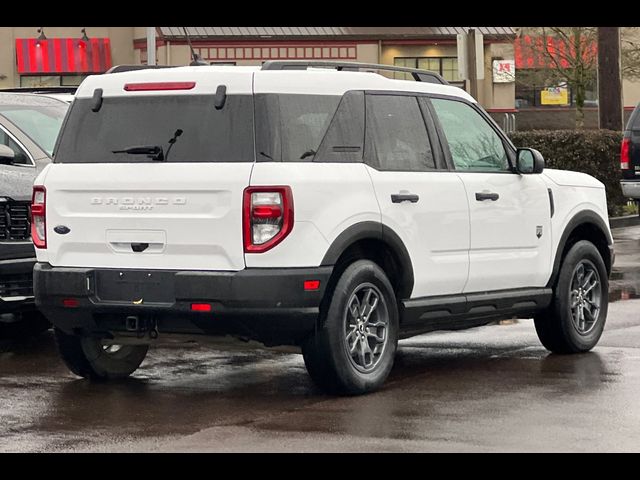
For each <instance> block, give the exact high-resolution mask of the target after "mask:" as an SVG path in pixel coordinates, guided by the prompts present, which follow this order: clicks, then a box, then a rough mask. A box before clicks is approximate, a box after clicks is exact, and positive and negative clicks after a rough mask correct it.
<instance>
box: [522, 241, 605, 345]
mask: <svg viewBox="0 0 640 480" xmlns="http://www.w3.org/2000/svg"><path fill="white" fill-rule="evenodd" d="M608 292H609V280H608V276H607V269H606V267H605V264H604V261H603V260H602V256H601V255H600V252H599V251H598V249H597V248H596V247H595V245H593V244H592V243H591V242H589V241H586V240H581V241H579V242H576V244H575V245H573V246H572V247H571V249H570V250H569V252H567V255H566V256H565V258H564V260H563V262H562V265H561V267H560V273H559V275H558V281H557V284H556V287H555V289H554V298H553V301H552V303H551V305H550V306H549V308H547V310H546V311H544V312H542V313H540V314H538V315H537V316H536V317H535V319H534V320H535V326H536V332H537V333H538V338H540V341H541V342H542V344H543V345H544V346H545V347H546V348H547V349H548V350H551V351H552V352H555V353H579V352H587V351H589V350H591V349H592V348H593V347H595V346H596V344H597V343H598V340H600V336H601V335H602V331H603V329H604V324H605V321H606V318H607V309H608V306H609V298H608Z"/></svg>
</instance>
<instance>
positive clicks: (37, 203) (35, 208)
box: [31, 185, 47, 248]
mask: <svg viewBox="0 0 640 480" xmlns="http://www.w3.org/2000/svg"><path fill="white" fill-rule="evenodd" d="M46 206H47V191H46V190H45V188H44V187H43V186H42V185H34V187H33V196H32V197H31V239H32V240H33V244H34V245H35V246H36V248H47V219H46V210H47V208H46Z"/></svg>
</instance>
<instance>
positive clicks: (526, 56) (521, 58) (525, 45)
mask: <svg viewBox="0 0 640 480" xmlns="http://www.w3.org/2000/svg"><path fill="white" fill-rule="evenodd" d="M581 42H582V45H581V47H582V51H583V58H584V59H585V60H594V61H595V58H596V56H597V55H598V44H597V43H596V42H595V41H591V42H588V41H587V40H586V39H582V40H581ZM513 47H514V54H515V60H516V70H517V69H522V68H557V65H556V62H557V63H558V65H560V67H562V68H567V67H569V66H570V65H569V60H568V59H571V58H575V55H576V52H575V48H574V46H573V45H569V46H567V44H566V42H565V41H564V40H561V39H558V38H554V37H547V38H546V39H545V38H544V37H532V36H530V35H523V36H522V37H520V38H516V39H515V41H514V43H513ZM545 49H546V52H545ZM550 57H553V59H555V60H556V62H554V60H553V59H552V58H550Z"/></svg>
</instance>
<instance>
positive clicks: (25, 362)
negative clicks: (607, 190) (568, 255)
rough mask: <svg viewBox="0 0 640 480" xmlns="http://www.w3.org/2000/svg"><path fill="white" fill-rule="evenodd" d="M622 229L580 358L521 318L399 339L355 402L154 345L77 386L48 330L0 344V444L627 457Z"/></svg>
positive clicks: (262, 357) (251, 362)
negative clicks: (594, 338) (544, 341)
mask: <svg viewBox="0 0 640 480" xmlns="http://www.w3.org/2000/svg"><path fill="white" fill-rule="evenodd" d="M636 234H637V236H638V237H639V238H640V228H639V229H638V230H637V232H636ZM624 235H626V240H625V241H621V246H620V247H616V248H617V249H618V248H619V249H620V252H622V253H618V260H617V261H616V267H615V270H614V274H613V276H612V278H611V282H610V287H611V289H610V296H611V299H612V301H613V302H614V303H611V305H610V306H609V315H608V319H607V325H606V328H605V331H604V334H603V337H602V339H601V341H600V343H599V345H598V347H596V349H594V351H593V352H590V353H586V354H581V355H571V356H562V355H553V354H549V352H547V351H546V350H545V349H544V348H543V347H542V346H541V345H540V343H539V341H538V339H537V336H536V333H535V329H534V326H533V323H532V322H531V321H527V320H525V321H509V322H500V323H499V324H496V325H491V326H486V327H481V328H477V329H471V330H465V331H459V332H436V333H433V334H429V335H422V336H418V337H414V338H411V339H407V340H403V341H402V342H401V343H400V347H399V351H398V355H397V359H396V362H395V366H394V369H393V371H392V373H391V376H390V378H389V380H388V381H387V383H386V384H385V386H384V388H383V389H382V390H381V391H379V392H376V393H374V394H371V395H367V396H362V397H351V398H336V397H331V396H327V395H324V394H323V393H322V392H320V391H319V390H318V389H317V388H316V387H315V386H314V385H313V384H312V383H311V381H310V379H309V377H308V376H307V374H306V371H305V368H304V363H303V361H302V358H301V356H300V355H296V354H291V353H284V352H281V351H275V350H265V349H252V348H244V349H236V348H230V347H212V346H209V345H200V344H195V343H184V342H183V343H178V344H175V345H159V346H155V347H153V348H152V349H151V350H150V353H149V355H148V357H147V359H145V361H144V362H143V364H142V366H141V368H140V369H139V370H138V371H137V372H136V373H135V375H134V376H133V377H132V378H130V379H128V380H126V381H121V382H116V383H91V382H88V381H85V380H81V379H78V378H77V377H75V376H74V375H72V374H71V373H69V371H68V370H67V369H66V367H65V366H64V365H63V364H62V362H61V361H60V359H59V357H58V355H57V352H56V349H55V345H54V341H53V336H52V334H51V332H47V333H45V334H43V335H41V336H39V337H37V338H33V339H30V340H28V341H24V342H9V341H4V342H3V341H0V386H1V387H0V452H2V451H18V452H25V451H123V452H129V451H331V452H333V451H338V452H340V451H359V452H362V451H371V452H382V451H497V450H499V451H521V450H524V451H554V452H555V451H637V450H640V403H639V402H638V398H640V376H639V375H638V372H639V371H640V350H638V346H639V345H640V315H638V311H640V300H633V298H635V297H637V296H638V295H639V294H640V275H639V274H638V273H637V270H638V266H639V265H640V256H638V262H637V263H635V264H634V262H632V261H630V260H629V258H630V256H632V255H635V253H634V252H635V251H636V250H635V249H637V248H639V247H638V246H637V245H632V244H633V243H634V242H636V243H637V238H635V237H633V235H629V234H628V233H627V232H625V234H624ZM625 242H626V243H625ZM630 245H632V246H630ZM625 249H626V250H625ZM625 252H626V253H625ZM618 261H619V262H620V263H618ZM616 300H625V301H616Z"/></svg>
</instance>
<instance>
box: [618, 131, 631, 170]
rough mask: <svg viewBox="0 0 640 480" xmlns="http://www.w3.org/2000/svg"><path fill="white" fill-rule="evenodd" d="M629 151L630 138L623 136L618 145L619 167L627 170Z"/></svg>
mask: <svg viewBox="0 0 640 480" xmlns="http://www.w3.org/2000/svg"><path fill="white" fill-rule="evenodd" d="M630 153H631V139H630V138H623V139H622V145H621V146H620V169H621V170H629V159H630Z"/></svg>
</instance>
